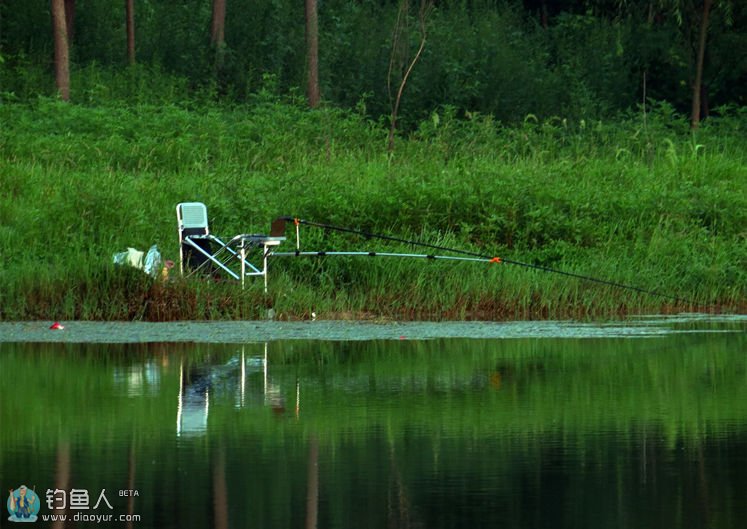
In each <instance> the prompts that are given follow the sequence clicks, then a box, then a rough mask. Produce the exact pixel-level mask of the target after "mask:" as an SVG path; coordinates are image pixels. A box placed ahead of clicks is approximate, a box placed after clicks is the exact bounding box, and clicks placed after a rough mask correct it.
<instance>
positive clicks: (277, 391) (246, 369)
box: [176, 342, 301, 437]
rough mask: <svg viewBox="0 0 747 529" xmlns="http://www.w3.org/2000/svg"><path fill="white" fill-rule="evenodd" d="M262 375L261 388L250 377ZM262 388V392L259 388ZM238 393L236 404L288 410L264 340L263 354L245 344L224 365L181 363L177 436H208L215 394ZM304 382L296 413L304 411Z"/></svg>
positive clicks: (276, 412)
mask: <svg viewBox="0 0 747 529" xmlns="http://www.w3.org/2000/svg"><path fill="white" fill-rule="evenodd" d="M260 372H261V374H262V385H261V388H260V387H259V386H257V385H252V384H251V382H250V381H249V377H250V376H251V375H252V374H254V373H260ZM257 390H259V391H257ZM225 391H231V392H235V401H234V407H236V408H245V407H255V406H267V407H269V408H270V409H271V410H272V411H273V413H274V414H276V415H283V414H284V413H285V411H286V404H285V396H284V395H283V392H282V388H281V387H280V386H279V385H278V384H274V383H273V382H272V380H271V379H270V376H269V362H268V344H267V342H265V343H264V352H263V355H262V356H253V355H247V353H246V346H245V345H242V347H241V353H240V354H239V355H238V357H232V358H231V359H230V360H229V361H228V362H226V363H224V364H220V365H191V366H185V364H184V359H183V358H182V360H181V362H180V365H179V393H178V396H177V411H176V435H177V437H179V436H182V435H185V436H186V435H204V434H205V432H206V431H207V426H208V417H209V414H210V400H211V399H210V397H211V394H213V395H216V394H224V393H225ZM300 397H301V391H300V385H299V384H298V383H296V402H295V416H296V417H298V415H299V411H300Z"/></svg>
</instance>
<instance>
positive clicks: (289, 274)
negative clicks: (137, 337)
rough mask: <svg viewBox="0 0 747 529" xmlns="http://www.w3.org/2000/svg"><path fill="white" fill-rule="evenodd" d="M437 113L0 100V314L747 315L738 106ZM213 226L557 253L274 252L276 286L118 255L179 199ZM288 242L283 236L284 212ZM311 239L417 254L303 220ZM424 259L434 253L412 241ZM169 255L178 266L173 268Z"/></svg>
mask: <svg viewBox="0 0 747 529" xmlns="http://www.w3.org/2000/svg"><path fill="white" fill-rule="evenodd" d="M454 114H455V113H454V111H453V110H452V109H449V108H445V109H442V110H441V111H439V112H436V113H434V114H433V115H432V116H431V117H430V118H429V119H428V120H426V121H425V122H423V123H421V124H420V126H419V127H418V128H417V129H416V130H413V131H411V132H410V133H408V134H403V135H401V136H400V137H399V138H398V139H397V143H396V148H395V151H394V152H393V153H392V154H388V153H387V152H386V148H385V147H386V132H387V131H386V127H385V126H384V125H382V124H377V123H374V122H372V121H370V120H368V119H367V118H365V117H364V116H363V115H359V114H357V113H355V112H347V111H342V110H338V109H334V108H323V109H321V110H316V111H309V110H306V109H305V108H303V105H302V104H300V103H299V102H298V101H294V100H278V99H277V98H276V97H274V96H270V95H267V94H260V95H259V96H257V98H256V101H253V102H252V104H251V105H244V106H232V107H229V106H218V105H209V104H208V105H205V104H201V105H196V104H190V103H188V102H187V103H184V104H179V105H177V104H164V105H159V106H154V105H136V104H128V105H123V104H116V105H115V104H110V105H104V104H98V105H94V106H81V105H70V104H65V103H61V102H58V101H56V100H50V99H39V100H36V101H34V102H33V103H32V104H20V103H6V104H2V105H0V122H2V124H3V126H2V128H0V179H2V182H1V184H2V185H0V201H1V202H2V207H1V208H0V248H1V249H2V260H1V262H0V319H2V320H21V319H97V320H133V319H138V320H139V319H145V320H158V321H163V320H177V319H252V318H263V317H266V314H267V309H269V308H272V309H274V313H275V316H276V317H278V318H309V317H312V313H315V314H316V315H317V317H320V318H324V317H326V318H331V317H337V318H364V317H365V318H398V319H415V318H417V319H467V318H479V319H514V318H557V317H610V316H618V315H623V314H627V313H633V312H634V313H640V312H672V311H683V310H695V311H726V312H733V311H744V310H745V299H746V293H747V196H746V195H745V190H746V189H747V163H745V162H746V157H747V156H746V155H745V153H747V139H745V138H747V135H745V129H747V115H746V114H745V111H744V109H721V116H720V117H713V118H710V119H708V120H706V122H704V124H703V125H702V126H701V128H700V129H699V130H698V131H697V132H695V133H693V132H691V131H690V130H689V128H688V125H687V120H686V119H684V118H683V117H681V116H678V115H677V114H676V113H674V112H673V111H672V109H671V108H669V107H668V106H667V105H665V104H658V105H654V107H653V111H651V112H649V113H648V114H647V115H646V116H645V120H644V119H643V117H644V116H643V115H642V114H640V113H636V114H633V113H631V114H628V115H622V116H620V117H619V118H617V119H616V120H614V121H613V122H609V123H606V122H600V121H594V122H584V121H580V122H574V123H570V122H568V121H565V120H561V119H557V120H548V121H539V120H537V119H535V118H534V117H533V116H528V117H527V119H526V120H525V122H524V123H523V125H521V126H515V127H505V126H502V125H501V124H500V123H497V122H495V121H494V120H492V119H491V118H490V117H489V116H481V115H468V116H461V117H457V116H455V115H454ZM184 201H200V202H204V203H205V204H206V205H207V207H208V214H209V217H210V222H211V228H212V230H213V232H215V233H217V234H219V235H225V236H231V235H234V234H236V233H266V232H268V231H269V225H270V222H271V221H272V220H273V219H275V218H276V217H279V216H284V215H290V216H296V217H300V218H304V219H309V220H314V221H318V222H325V223H330V224H336V225H341V226H349V227H353V228H356V229H361V230H367V231H372V232H377V233H384V234H388V235H393V236H395V237H401V238H408V239H416V240H419V241H425V242H428V243H430V244H436V245H439V246H445V247H455V248H459V249H462V250H467V251H471V252H476V253H479V254H481V255H486V256H501V257H503V258H504V259H509V260H513V261H520V262H522V263H527V264H532V265H540V266H544V267H550V268H554V269H561V270H564V271H568V272H571V273H575V274H580V275H587V276H592V277H595V278H602V279H606V280H609V281H612V282H616V283H622V284H625V285H633V286H636V287H638V288H641V289H644V290H647V291H655V292H658V293H661V294H664V295H663V296H656V295H650V294H646V293H641V292H637V291H634V290H629V289H624V288H619V287H614V286H609V285H603V284H598V283H594V282H588V281H582V280H578V279H573V278H570V277H567V276H563V275H558V274H553V273H548V272H543V271H538V270H533V269H528V268H525V267H522V266H519V265H515V264H507V263H502V264H494V263H484V262H479V263H468V262H458V261H438V260H436V261H430V260H424V259H410V260H408V259H395V258H391V259H387V258H383V257H381V258H374V259H371V258H366V257H358V258H352V257H351V258H347V257H346V258H336V257H327V258H308V259H304V258H292V257H288V258H280V257H278V258H274V259H272V260H271V275H270V288H269V293H268V294H265V293H264V291H263V288H262V285H261V282H260V281H251V282H250V283H249V284H248V287H247V289H246V290H244V291H242V290H241V289H240V287H239V286H238V285H237V284H236V283H234V282H232V281H225V280H222V281H216V280H214V279H211V280H205V279H180V278H178V277H176V276H178V274H174V273H173V272H172V274H171V278H170V280H169V281H167V282H162V281H154V280H151V279H150V278H148V277H147V276H145V275H144V274H142V273H140V272H138V271H136V270H127V269H124V268H122V267H117V266H114V265H113V264H112V263H111V261H112V255H113V254H114V253H116V252H119V251H123V250H125V249H126V248H127V247H135V248H138V249H141V250H147V249H148V248H149V247H150V246H151V245H152V244H157V245H158V247H159V249H160V250H161V252H162V254H163V255H164V257H165V258H168V259H173V260H177V259H178V245H177V235H176V217H175V206H176V204H177V203H179V202H184ZM287 235H288V237H289V241H288V243H287V244H286V245H285V246H287V248H283V247H281V249H285V250H292V249H294V246H295V230H294V229H293V226H292V225H290V226H289V227H288V230H287ZM301 246H302V249H307V250H328V251H329V250H365V251H369V250H370V251H405V252H416V253H421V249H418V248H415V247H412V246H407V245H402V244H393V243H386V242H383V241H376V240H367V239H365V238H361V237H355V236H352V235H344V234H339V233H336V232H329V231H326V232H325V231H321V230H317V229H314V228H310V227H306V226H303V227H302V228H301ZM422 253H443V252H435V251H432V250H422ZM177 269H178V268H177Z"/></svg>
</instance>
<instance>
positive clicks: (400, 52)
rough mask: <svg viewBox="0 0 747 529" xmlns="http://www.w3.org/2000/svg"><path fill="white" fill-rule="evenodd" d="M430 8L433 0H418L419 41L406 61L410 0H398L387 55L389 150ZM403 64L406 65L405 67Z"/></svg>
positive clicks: (422, 39) (423, 43)
mask: <svg viewBox="0 0 747 529" xmlns="http://www.w3.org/2000/svg"><path fill="white" fill-rule="evenodd" d="M432 10H433V0H420V9H419V11H418V30H419V34H420V43H419V45H418V50H417V51H416V52H415V55H414V56H413V57H412V59H410V60H409V61H408V60H407V54H408V52H409V45H408V43H407V39H408V37H409V29H408V19H409V11H410V0H400V3H399V10H398V12H397V20H396V22H395V23H394V32H393V35H392V53H391V55H390V57H389V72H388V74H387V89H388V90H389V99H390V101H392V103H391V105H392V113H391V116H390V121H389V140H388V142H387V149H388V151H389V152H392V151H394V133H395V131H396V130H397V116H398V114H399V106H400V102H401V101H402V94H403V93H404V91H405V85H407V80H408V79H409V78H410V74H411V73H412V69H413V68H414V67H415V64H416V63H417V62H418V60H419V59H420V56H421V55H422V54H423V50H424V49H425V41H426V37H427V24H428V16H429V15H430V13H431V11H432ZM405 65H407V66H406V68H405ZM398 70H399V73H400V75H401V77H400V80H399V86H398V88H397V93H396V95H394V96H392V77H393V76H394V74H395V72H396V71H398Z"/></svg>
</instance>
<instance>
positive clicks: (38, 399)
mask: <svg viewBox="0 0 747 529" xmlns="http://www.w3.org/2000/svg"><path fill="white" fill-rule="evenodd" d="M36 347H38V348H36ZM63 347H64V348H63ZM76 347H78V349H76ZM745 350H747V335H745V334H744V333H742V334H740V333H729V334H715V333H711V334H709V335H707V336H706V335H700V334H697V333H691V334H688V335H681V336H676V337H658V338H650V339H637V340H623V339H615V340H608V339H605V340H601V339H594V340H544V339H543V340H513V341H510V340H503V341H489V340H486V341H480V340H440V341H439V340H434V341H428V342H415V341H411V342H399V341H390V342H357V343H345V342H337V343H328V342H308V343H300V342H292V343H290V342H288V343H283V342H279V343H272V344H270V345H269V346H267V345H266V344H245V345H243V346H241V345H214V346H207V345H202V346H199V345H198V346H194V345H179V344H176V345H174V344H171V345H159V346H158V348H155V347H151V348H149V347H146V346H142V347H140V346H138V347H136V346H127V347H124V346H120V347H119V348H117V347H115V346H101V345H97V346H95V347H93V346H92V347H90V348H86V347H83V346H75V347H74V346H57V345H46V346H44V347H43V348H41V347H39V346H30V345H29V346H15V345H14V346H11V347H10V348H9V347H8V346H7V345H6V346H0V395H19V394H23V395H24V402H23V404H24V405H23V407H22V408H23V409H21V408H20V407H19V406H18V403H17V401H14V400H13V399H0V426H2V427H1V428H0V478H1V480H2V481H3V482H4V483H5V482H6V481H7V482H8V483H5V485H6V486H7V487H10V486H14V485H17V484H18V483H24V482H26V483H36V484H37V486H38V487H37V490H42V488H43V490H46V488H52V489H54V488H61V487H67V488H68V489H70V488H72V487H76V488H78V487H80V488H86V489H89V490H92V491H93V490H95V491H98V490H101V489H103V488H107V491H109V490H117V489H122V488H127V489H138V490H139V491H140V495H139V496H138V497H137V498H134V499H133V498H121V497H120V498H112V500H113V501H114V512H116V513H131V514H139V515H141V516H143V522H142V523H141V524H138V523H135V524H133V526H134V527H138V526H140V527H163V528H166V529H171V528H180V529H181V528H183V527H184V528H192V527H194V528H202V527H220V528H223V527H241V528H247V529H254V528H263V529H264V528H271V529H272V528H275V527H281V528H286V527H307V528H311V527H324V528H331V529H335V528H340V529H342V528H348V527H364V528H367V527H371V528H380V527H427V528H429V529H430V528H434V529H440V528H443V529H447V528H449V529H451V528H462V527H464V528H473V527H499V526H500V527H509V528H530V529H544V528H550V527H552V528H555V527H558V528H561V529H584V528H590V529H591V528H594V529H596V528H599V527H625V528H627V527H635V528H637V529H638V528H642V529H648V528H651V529H653V528H657V529H658V528H659V527H667V528H674V529H700V528H702V527H709V528H713V529H732V528H734V527H739V526H741V524H743V521H744V520H745V519H747V502H745V501H744V491H745V490H747V358H746V357H745V356H744V351H745ZM61 353H64V354H61ZM147 366H151V367H147ZM148 370H150V371H151V374H147V373H148ZM132 373H141V375H136V376H135V377H134V378H133V377H131V374H132ZM138 377H140V378H138ZM138 381H139V382H138ZM301 386H303V399H304V410H303V413H302V414H301V413H300V400H301ZM133 388H140V389H139V391H134V390H132V391H131V389H133ZM123 389H124V390H123ZM125 390H126V391H125ZM175 396H177V398H176V399H175V398H174V397H175ZM294 401H295V402H294ZM294 412H295V413H294ZM175 415H176V423H177V424H176V428H177V432H176V434H177V435H176V436H175V434H174V416H175ZM291 416H293V417H294V418H293V420H288V419H290V418H291ZM6 425H12V427H6ZM42 514H43V513H42ZM121 526H122V527H124V526H125V524H122V525H121Z"/></svg>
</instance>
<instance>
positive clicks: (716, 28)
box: [0, 0, 747, 128]
mask: <svg viewBox="0 0 747 529" xmlns="http://www.w3.org/2000/svg"><path fill="white" fill-rule="evenodd" d="M73 3H74V4H75V6H76V8H75V19H74V29H73V36H72V47H71V60H72V63H73V76H74V80H73V82H72V92H73V93H72V99H73V100H74V101H78V102H84V101H87V100H89V99H90V98H91V97H95V96H96V95H100V92H101V91H109V90H111V89H112V88H111V87H110V86H109V85H108V83H106V82H105V79H101V78H99V77H98V75H100V71H101V68H103V69H104V70H108V69H119V68H122V67H123V66H124V65H125V63H126V50H125V47H126V42H125V41H126V34H125V29H124V24H125V13H124V9H123V6H122V2H121V1H115V0H77V1H76V2H73ZM227 6H228V13H227V19H226V42H225V45H224V46H223V47H222V48H221V50H215V49H213V48H212V47H211V46H210V38H209V26H210V17H211V6H210V2H209V1H208V0H158V1H155V0H138V1H137V2H136V22H135V23H136V47H137V58H138V63H139V64H140V65H141V69H140V70H139V72H138V75H139V77H140V79H141V82H144V83H149V84H151V86H152V88H153V91H154V92H156V93H157V92H158V91H159V89H160V88H161V87H160V86H159V85H158V84H155V81H156V80H161V79H162V76H158V75H156V72H164V73H167V74H169V75H174V76H176V77H179V78H181V79H183V82H182V83H181V84H180V86H178V87H173V86H167V87H163V88H164V90H166V91H168V90H169V89H172V90H176V91H177V92H176V93H177V95H180V96H185V95H188V94H190V95H194V93H195V92H199V93H202V94H203V95H205V96H207V97H209V98H211V99H221V100H223V101H233V102H237V101H238V102H241V101H247V100H249V99H250V98H251V97H252V96H253V95H254V94H256V93H257V92H258V91H259V90H261V89H262V87H263V86H265V85H266V83H267V82H268V78H269V80H270V82H271V83H273V85H274V86H275V87H276V89H277V90H278V91H279V92H280V93H283V94H288V93H291V92H293V91H294V90H298V88H299V87H303V86H304V78H305V53H306V51H305V47H304V13H303V2H297V1H292V0H228V2H227ZM397 9H398V7H397V2H394V1H385V0H378V1H375V0H359V1H350V0H325V1H324V2H321V3H320V5H319V10H320V12H319V23H320V68H321V72H320V74H321V75H320V77H321V83H322V95H323V97H324V98H325V99H326V100H327V101H328V102H331V103H333V104H335V105H338V106H342V107H345V108H353V107H355V106H356V105H358V106H361V107H365V109H366V112H367V114H368V115H369V116H372V117H374V118H378V117H379V116H385V115H388V114H389V112H390V103H391V94H390V90H388V88H387V86H388V82H389V81H391V82H392V83H394V84H396V83H397V82H398V81H399V77H398V75H399V74H401V69H402V63H403V62H406V61H407V60H408V59H409V58H411V57H412V55H413V53H414V50H415V47H416V45H417V24H416V21H415V20H414V18H416V14H417V8H416V6H413V7H412V9H411V13H410V19H409V24H408V26H407V28H406V29H407V31H408V32H409V33H410V34H411V42H410V43H409V47H408V46H405V49H401V50H398V52H397V53H395V54H394V59H395V60H394V64H392V65H391V66H393V68H392V70H393V71H392V72H391V75H390V72H389V70H390V61H391V60H392V57H393V54H392V35H393V27H394V24H395V18H396V13H397ZM701 10H702V2H701V1H698V0H682V1H679V2H648V1H646V2H643V1H628V2H613V1H602V0H596V1H592V0H587V1H584V2H571V1H561V2H544V1H525V2H524V3H519V2H515V1H514V2H511V1H498V0H482V1H474V0H473V1H465V0H460V1H457V0H450V1H440V2H437V3H436V9H435V10H433V11H432V14H431V16H430V17H429V19H428V21H427V28H428V38H427V44H426V47H425V51H424V53H423V56H422V59H421V60H420V62H419V63H418V64H417V66H416V68H415V69H414V73H413V75H412V76H411V78H410V80H409V84H408V87H407V90H406V92H405V98H404V100H403V103H402V109H401V112H400V114H401V117H402V119H401V124H403V125H404V126H405V128H408V127H409V128H413V127H415V126H417V123H419V122H420V121H421V120H422V119H424V118H425V117H427V116H428V115H429V114H430V113H431V112H432V111H433V110H436V109H437V108H439V107H441V106H443V105H449V106H452V107H454V108H455V109H457V111H458V113H459V114H460V115H461V114H462V113H463V112H474V111H478V112H482V113H490V114H491V115H493V116H494V117H495V118H496V119H498V120H499V121H504V122H505V121H513V122H521V121H522V120H523V119H524V118H525V117H526V116H527V115H528V114H533V115H536V116H538V117H540V118H548V117H551V116H560V117H565V118H576V119H579V118H585V119H589V118H595V117H596V118H599V117H608V116H610V115H612V114H614V113H617V112H619V111H621V110H627V109H630V108H635V107H636V105H638V104H639V103H641V102H642V101H645V100H647V99H653V100H656V101H667V102H668V103H669V104H671V105H672V106H673V107H674V108H675V109H677V110H679V111H681V112H689V105H690V99H691V96H692V94H691V90H692V89H691V86H692V83H693V76H694V66H693V65H694V62H695V49H696V48H697V40H698V26H699V23H700V16H701ZM51 32H52V29H51V24H50V15H49V6H48V2H8V1H5V2H0V56H2V57H3V59H4V63H3V64H0V96H1V97H3V98H4V99H9V98H10V99H12V98H21V99H26V98H28V97H30V96H34V95H36V94H42V95H51V94H52V93H53V92H54V89H53V75H52V73H51V70H52V59H53V52H52V51H53V50H52V48H53V45H52V35H51ZM737 50H742V51H741V52H739V51H737ZM744 50H747V4H745V3H744V2H732V1H728V0H722V1H718V2H716V3H715V6H714V8H713V10H712V13H711V17H710V29H709V32H708V39H707V53H706V61H705V72H704V85H705V87H704V95H705V96H706V98H705V101H704V106H705V110H706V111H708V109H709V108H716V107H720V106H723V105H737V106H741V105H745V104H747V54H746V53H744ZM216 53H220V57H221V59H220V64H218V63H217V62H216ZM93 66H96V67H97V68H93V69H92V67H93ZM129 91H130V90H129V89H128V90H126V92H129ZM126 92H120V93H126ZM134 92H135V93H139V92H138V91H137V90H135V91H134ZM156 95H157V94H156ZM132 97H134V95H133V96H132Z"/></svg>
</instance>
